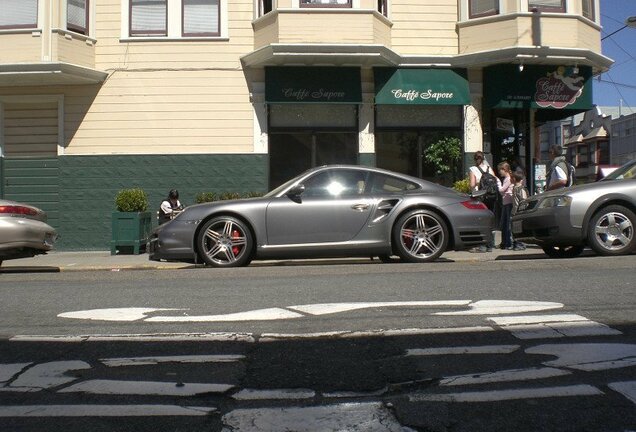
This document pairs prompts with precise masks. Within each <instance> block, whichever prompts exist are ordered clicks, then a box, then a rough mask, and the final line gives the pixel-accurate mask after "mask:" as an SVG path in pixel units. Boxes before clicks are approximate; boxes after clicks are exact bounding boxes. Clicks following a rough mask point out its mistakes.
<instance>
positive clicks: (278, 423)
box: [0, 255, 636, 432]
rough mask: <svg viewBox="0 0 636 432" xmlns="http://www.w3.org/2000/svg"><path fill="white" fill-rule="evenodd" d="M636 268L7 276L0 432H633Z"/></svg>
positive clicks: (463, 266) (327, 268)
mask: <svg viewBox="0 0 636 432" xmlns="http://www.w3.org/2000/svg"><path fill="white" fill-rule="evenodd" d="M635 268H636V256H634V255H632V256H629V257H620V258H599V257H585V258H577V259H572V260H549V259H525V260H509V261H507V260H505V261H493V262H480V263H452V262H439V263H434V264H430V265H410V264H380V263H369V264H354V265H351V264H341V265H337V264H335V265H334V264H331V265H303V266H294V265H291V266H282V267H248V268H241V269H227V270H215V269H184V270H175V271H127V272H126V271H120V272H107V271H93V272H68V273H54V274H35V273H34V274H29V273H27V274H3V275H1V276H0V324H1V326H0V337H1V339H0V430H7V431H23V430H24V431H31V430H33V431H35V430H47V431H48V430H51V431H56V430H65V431H67V432H68V431H75V430H77V431H80V430H82V431H84V430H91V431H113V430H116V431H128V430H136V431H137V430H139V431H146V430H147V431H199V430H201V431H203V430H206V431H210V430H213V431H221V430H224V431H228V432H230V431H283V430H289V431H343V430H350V431H412V430H415V431H438V430H439V431H451V430H452V431H469V430H470V431H475V430H488V431H491V430H495V431H497V430H500V431H509V430H512V429H516V430H519V431H536V430H554V431H570V430H572V431H587V430H589V431H620V432H624V431H629V430H634V429H636V409H635V408H636V391H635V387H636V328H635V324H636V295H635V290H634V285H635V284H636V278H635V277H634V274H635V272H634V269H635Z"/></svg>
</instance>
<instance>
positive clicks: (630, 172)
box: [603, 161, 636, 181]
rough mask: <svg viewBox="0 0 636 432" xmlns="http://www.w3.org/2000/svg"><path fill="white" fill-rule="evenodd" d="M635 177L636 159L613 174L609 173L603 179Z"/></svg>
mask: <svg viewBox="0 0 636 432" xmlns="http://www.w3.org/2000/svg"><path fill="white" fill-rule="evenodd" d="M634 177H636V161H630V162H627V163H626V164H625V165H623V166H622V167H620V168H618V169H617V170H615V171H613V172H612V173H611V174H608V175H607V177H605V178H604V179H603V181H608V180H623V179H631V178H634Z"/></svg>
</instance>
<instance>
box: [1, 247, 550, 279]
mask: <svg viewBox="0 0 636 432" xmlns="http://www.w3.org/2000/svg"><path fill="white" fill-rule="evenodd" d="M541 256H544V257H545V255H543V251H541V249H539V248H536V247H529V248H528V249H526V250H525V251H510V250H500V249H493V251H492V252H486V253H471V252H468V251H465V252H464V251H462V252H455V251H449V252H445V253H444V254H443V255H442V257H441V258H440V260H442V261H452V262H478V261H495V260H510V259H517V258H521V259H529V258H534V257H541ZM374 261H375V262H379V260H378V259H377V258H376V259H375V260H374ZM369 262H372V261H371V259H370V258H341V259H315V260H305V259H303V260H268V261H253V262H252V264H250V266H251V267H257V266H277V265H280V266H283V265H285V266H289V265H325V264H329V263H369ZM196 267H203V266H202V265H198V266H195V265H193V264H190V263H181V262H165V261H161V262H157V261H150V260H149V259H148V254H145V253H143V254H139V255H111V254H110V251H82V252H62V251H52V252H49V253H48V254H46V255H38V256H35V257H33V258H23V259H16V260H9V261H5V262H3V263H2V266H1V267H0V274H1V273H13V272H31V271H33V272H61V271H64V272H66V271H86V270H103V271H122V270H159V269H165V270H174V269H189V268H190V269H191V268H196Z"/></svg>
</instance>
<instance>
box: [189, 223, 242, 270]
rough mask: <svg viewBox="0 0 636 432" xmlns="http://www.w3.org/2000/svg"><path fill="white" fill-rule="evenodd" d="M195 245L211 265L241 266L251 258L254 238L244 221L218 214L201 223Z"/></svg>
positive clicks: (204, 259)
mask: <svg viewBox="0 0 636 432" xmlns="http://www.w3.org/2000/svg"><path fill="white" fill-rule="evenodd" d="M197 245H198V250H199V254H200V255H201V258H202V259H203V261H205V263H206V264H208V265H210V266H212V267H242V266H246V265H248V264H249V263H250V261H251V260H252V251H253V249H254V240H253V237H252V232H251V231H250V229H249V227H248V226H247V224H245V222H243V221H241V220H239V219H236V218H234V217H231V216H218V217H215V218H212V219H210V220H208V221H206V222H205V223H204V224H203V226H202V227H201V229H200V230H199V235H198V238H197Z"/></svg>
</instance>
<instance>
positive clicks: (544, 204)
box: [539, 196, 572, 208]
mask: <svg viewBox="0 0 636 432" xmlns="http://www.w3.org/2000/svg"><path fill="white" fill-rule="evenodd" d="M571 204H572V197H569V196H556V197H549V198H545V199H544V200H543V201H541V203H540V204H539V208H551V207H570V205H571Z"/></svg>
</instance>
